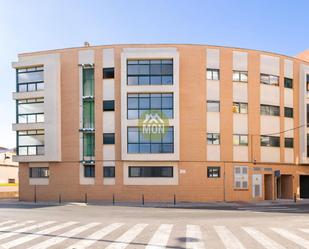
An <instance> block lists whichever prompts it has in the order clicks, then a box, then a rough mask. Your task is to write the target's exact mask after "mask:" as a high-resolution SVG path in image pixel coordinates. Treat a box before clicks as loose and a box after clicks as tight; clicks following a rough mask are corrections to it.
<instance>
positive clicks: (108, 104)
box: [103, 100, 115, 112]
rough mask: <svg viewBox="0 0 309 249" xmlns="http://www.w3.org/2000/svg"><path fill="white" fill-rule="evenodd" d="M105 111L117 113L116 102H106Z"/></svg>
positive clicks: (104, 103) (104, 102)
mask: <svg viewBox="0 0 309 249" xmlns="http://www.w3.org/2000/svg"><path fill="white" fill-rule="evenodd" d="M103 111H105V112H111V111H115V100H104V101H103Z"/></svg>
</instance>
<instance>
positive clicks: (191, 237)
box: [186, 225, 205, 249]
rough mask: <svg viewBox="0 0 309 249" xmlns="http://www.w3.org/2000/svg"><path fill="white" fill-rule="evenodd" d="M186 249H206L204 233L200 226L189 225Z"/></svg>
mask: <svg viewBox="0 0 309 249" xmlns="http://www.w3.org/2000/svg"><path fill="white" fill-rule="evenodd" d="M186 248H187V249H204V248H205V245H204V242H203V236H202V232H201V229H200V227H199V226H196V225H187V232H186Z"/></svg>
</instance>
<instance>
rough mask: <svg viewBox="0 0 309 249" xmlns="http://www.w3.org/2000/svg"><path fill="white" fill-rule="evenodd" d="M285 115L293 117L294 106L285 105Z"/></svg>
mask: <svg viewBox="0 0 309 249" xmlns="http://www.w3.org/2000/svg"><path fill="white" fill-rule="evenodd" d="M284 117H286V118H293V108H290V107H284Z"/></svg>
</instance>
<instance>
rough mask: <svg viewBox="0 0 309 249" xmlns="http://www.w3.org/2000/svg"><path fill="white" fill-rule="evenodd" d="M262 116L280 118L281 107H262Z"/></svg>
mask: <svg viewBox="0 0 309 249" xmlns="http://www.w3.org/2000/svg"><path fill="white" fill-rule="evenodd" d="M260 113H261V115H268V116H280V107H279V106H273V105H261V109H260Z"/></svg>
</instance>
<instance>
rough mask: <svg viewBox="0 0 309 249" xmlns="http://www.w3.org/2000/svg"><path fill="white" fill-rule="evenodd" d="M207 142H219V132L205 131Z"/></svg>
mask: <svg viewBox="0 0 309 249" xmlns="http://www.w3.org/2000/svg"><path fill="white" fill-rule="evenodd" d="M207 144H220V134H219V133H207Z"/></svg>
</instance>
